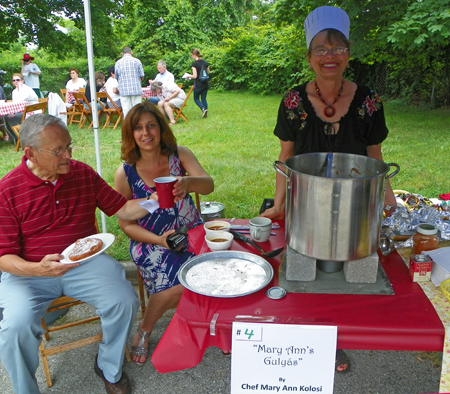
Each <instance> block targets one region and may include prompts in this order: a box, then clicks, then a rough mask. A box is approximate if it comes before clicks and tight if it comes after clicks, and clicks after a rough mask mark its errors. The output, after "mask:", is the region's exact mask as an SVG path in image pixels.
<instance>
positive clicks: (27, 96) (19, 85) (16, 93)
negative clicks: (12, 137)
mask: <svg viewBox="0 0 450 394" xmlns="http://www.w3.org/2000/svg"><path fill="white" fill-rule="evenodd" d="M12 83H13V85H14V87H15V88H14V90H13V91H12V93H11V95H12V101H13V102H16V103H19V102H22V101H27V102H28V104H37V103H38V102H39V98H38V96H37V94H36V92H35V90H34V89H32V88H30V87H29V86H28V85H25V81H24V78H23V76H22V74H19V73H14V74H13V76H12ZM22 116H23V112H16V113H14V114H11V115H8V116H6V117H5V120H6V123H7V125H8V126H9V127H10V128H11V127H12V126H16V125H18V124H20V122H22ZM14 142H15V141H14Z"/></svg>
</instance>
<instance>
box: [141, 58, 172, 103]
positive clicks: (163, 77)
mask: <svg viewBox="0 0 450 394" xmlns="http://www.w3.org/2000/svg"><path fill="white" fill-rule="evenodd" d="M156 68H157V69H158V74H157V75H156V77H155V79H153V80H152V79H149V80H148V84H149V85H151V84H152V82H162V83H163V84H168V83H175V77H174V76H173V74H172V73H171V72H169V71H167V65H166V62H165V61H164V60H160V61H159V62H158V63H157V65H156ZM159 100H160V99H159V98H158V96H155V97H150V98H149V99H147V101H150V102H151V103H152V104H153V105H158V101H159Z"/></svg>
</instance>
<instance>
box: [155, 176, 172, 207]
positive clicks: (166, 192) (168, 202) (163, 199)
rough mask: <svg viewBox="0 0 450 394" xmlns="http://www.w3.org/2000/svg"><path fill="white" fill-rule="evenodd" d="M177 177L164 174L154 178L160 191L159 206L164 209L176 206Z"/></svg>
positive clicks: (158, 191)
mask: <svg viewBox="0 0 450 394" xmlns="http://www.w3.org/2000/svg"><path fill="white" fill-rule="evenodd" d="M176 181H177V178H175V177H173V176H163V177H160V178H156V179H153V182H155V185H156V192H157V193H158V202H159V207H160V208H163V209H169V208H173V207H174V206H175V196H174V195H173V191H172V190H173V186H174V185H175V182H176Z"/></svg>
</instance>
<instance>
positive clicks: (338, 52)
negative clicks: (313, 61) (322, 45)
mask: <svg viewBox="0 0 450 394" xmlns="http://www.w3.org/2000/svg"><path fill="white" fill-rule="evenodd" d="M330 51H331V52H332V53H333V55H343V54H344V53H345V52H347V51H348V48H339V47H338V48H330V49H317V50H315V51H311V53H313V54H314V55H315V56H326V55H328V52H330Z"/></svg>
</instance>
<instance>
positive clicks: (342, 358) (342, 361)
mask: <svg viewBox="0 0 450 394" xmlns="http://www.w3.org/2000/svg"><path fill="white" fill-rule="evenodd" d="M335 369H336V372H339V373H344V372H348V371H350V359H349V358H348V356H347V354H346V353H345V352H344V351H343V350H342V349H337V350H336V362H335Z"/></svg>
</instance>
